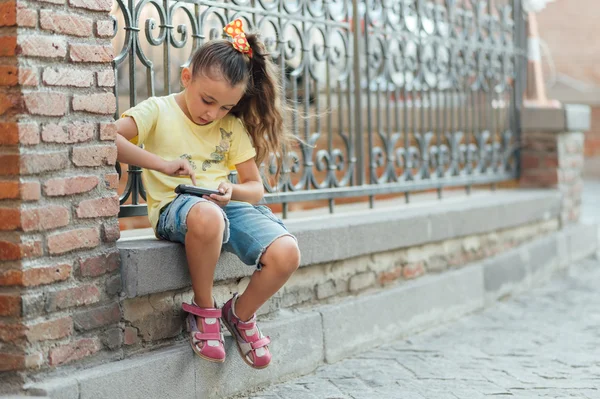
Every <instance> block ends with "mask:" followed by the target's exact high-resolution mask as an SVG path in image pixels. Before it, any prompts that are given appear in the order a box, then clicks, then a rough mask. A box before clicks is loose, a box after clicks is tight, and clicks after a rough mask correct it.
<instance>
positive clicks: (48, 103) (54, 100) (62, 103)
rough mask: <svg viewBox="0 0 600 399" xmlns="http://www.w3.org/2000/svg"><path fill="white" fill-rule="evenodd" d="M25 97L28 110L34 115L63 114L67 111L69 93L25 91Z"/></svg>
mask: <svg viewBox="0 0 600 399" xmlns="http://www.w3.org/2000/svg"><path fill="white" fill-rule="evenodd" d="M23 99H24V102H25V107H26V108H27V111H29V113H31V114H34V115H44V116H63V115H65V114H66V113H67V95H66V94H64V93H48V92H34V93H25V94H24V95H23Z"/></svg>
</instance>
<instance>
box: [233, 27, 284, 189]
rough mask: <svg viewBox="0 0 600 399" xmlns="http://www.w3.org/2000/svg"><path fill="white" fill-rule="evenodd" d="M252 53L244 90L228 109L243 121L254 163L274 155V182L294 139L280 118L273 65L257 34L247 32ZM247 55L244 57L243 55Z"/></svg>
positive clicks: (280, 103)
mask: <svg viewBox="0 0 600 399" xmlns="http://www.w3.org/2000/svg"><path fill="white" fill-rule="evenodd" d="M246 37H247V39H248V43H249V44H250V48H251V49H252V56H251V57H249V65H248V66H249V79H248V87H247V89H246V93H245V94H244V97H243V98H242V100H241V101H240V102H239V103H238V104H237V105H236V107H234V108H233V109H232V110H231V112H232V113H233V114H234V115H236V116H238V117H239V118H240V119H241V120H242V121H243V122H244V125H245V127H246V130H247V131H248V134H249V135H250V137H251V138H252V141H253V144H254V147H255V149H256V163H257V164H258V165H260V164H261V163H262V162H265V161H266V162H268V158H269V155H270V154H271V153H273V154H275V160H276V167H277V169H276V173H275V179H276V180H275V183H277V182H278V181H279V177H280V175H281V171H282V165H283V161H284V159H285V153H284V151H285V150H286V149H287V148H289V146H290V145H291V144H292V143H293V142H294V141H295V138H294V136H293V135H292V134H291V133H289V131H288V130H287V129H286V126H285V124H284V120H283V110H284V103H283V100H282V98H281V94H282V93H281V83H280V81H279V78H278V76H279V75H278V73H277V70H276V66H275V65H274V64H273V62H272V61H271V59H270V56H269V54H268V53H267V52H266V49H265V46H264V44H263V43H262V42H260V40H259V39H258V35H256V34H246ZM245 57H247V56H245Z"/></svg>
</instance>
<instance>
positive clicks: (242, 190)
mask: <svg viewBox="0 0 600 399" xmlns="http://www.w3.org/2000/svg"><path fill="white" fill-rule="evenodd" d="M235 168H236V169H237V172H238V180H239V181H240V183H239V184H231V183H230V182H229V181H224V182H222V183H221V184H219V187H218V190H219V191H220V192H222V193H223V195H217V194H211V195H210V196H208V195H205V196H203V197H202V198H205V199H207V200H209V201H212V202H214V203H215V204H217V205H219V206H220V207H225V206H227V204H228V203H229V201H230V200H236V201H244V202H249V203H250V204H256V203H258V202H259V201H260V200H261V199H262V198H263V194H264V189H263V184H262V180H261V179H260V172H259V171H258V167H257V166H256V161H255V160H254V158H251V159H249V160H247V161H245V162H242V163H239V164H237V165H235Z"/></svg>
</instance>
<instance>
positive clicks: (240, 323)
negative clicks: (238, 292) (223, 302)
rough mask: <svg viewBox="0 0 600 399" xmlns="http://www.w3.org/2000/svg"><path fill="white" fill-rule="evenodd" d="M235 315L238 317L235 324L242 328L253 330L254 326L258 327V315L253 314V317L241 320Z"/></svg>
mask: <svg viewBox="0 0 600 399" xmlns="http://www.w3.org/2000/svg"><path fill="white" fill-rule="evenodd" d="M233 317H234V318H236V319H237V320H236V321H237V323H235V324H236V325H237V327H238V328H239V329H240V330H252V329H253V328H254V327H256V315H254V316H252V318H251V319H250V320H248V321H241V320H240V319H238V318H237V317H235V316H233Z"/></svg>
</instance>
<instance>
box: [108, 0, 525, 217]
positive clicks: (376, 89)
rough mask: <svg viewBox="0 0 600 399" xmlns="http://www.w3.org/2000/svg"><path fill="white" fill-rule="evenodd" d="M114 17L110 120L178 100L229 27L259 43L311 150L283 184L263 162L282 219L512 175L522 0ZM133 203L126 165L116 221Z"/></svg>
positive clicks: (163, 8)
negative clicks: (293, 209)
mask: <svg viewBox="0 0 600 399" xmlns="http://www.w3.org/2000/svg"><path fill="white" fill-rule="evenodd" d="M113 14H114V18H115V26H116V29H115V38H114V39H113V42H114V45H115V47H116V48H117V52H118V55H117V56H116V58H115V60H114V64H115V71H116V77H117V79H116V81H117V85H116V87H115V93H116V95H117V97H118V109H117V114H116V115H117V116H118V115H119V112H120V110H124V109H126V108H128V107H130V106H133V105H135V104H137V103H138V102H139V101H141V100H142V99H144V98H147V97H149V96H153V95H164V94H168V93H171V92H173V91H177V90H180V86H179V73H180V68H181V67H183V66H185V65H186V64H187V63H188V62H189V57H190V55H191V53H192V51H193V49H195V48H197V47H198V46H199V45H201V44H202V43H203V42H204V41H205V40H210V39H214V38H216V37H219V36H220V35H221V34H222V28H223V26H224V25H225V24H226V23H227V22H228V21H231V20H233V19H235V18H242V19H244V20H245V24H246V26H249V27H251V28H252V29H257V30H259V31H260V32H261V33H262V35H263V39H264V40H265V43H266V44H267V47H268V48H269V50H270V51H271V54H272V57H273V60H274V62H275V63H276V64H277V65H278V66H279V67H280V71H281V74H282V76H284V77H285V79H284V80H283V83H284V87H283V90H284V92H285V97H286V98H287V101H289V103H290V104H292V105H293V109H294V112H291V113H290V115H287V122H288V123H289V124H290V126H291V127H292V129H293V131H294V133H295V134H296V135H297V136H298V137H299V138H302V139H303V141H304V142H306V143H308V144H309V145H301V146H299V147H298V148H297V149H296V150H293V151H290V152H288V157H287V159H286V160H285V161H286V164H285V172H287V173H286V174H285V175H284V177H283V178H282V179H281V180H280V181H279V182H277V184H273V185H272V184H270V183H271V182H272V179H270V177H272V173H273V168H272V165H270V164H267V165H262V168H261V171H262V173H263V177H264V179H263V180H264V183H265V188H266V191H267V194H266V200H267V202H270V203H276V202H278V203H282V204H283V210H284V216H285V214H286V211H287V205H288V203H290V202H293V201H306V200H314V199H326V200H329V204H330V208H331V209H332V210H333V204H334V200H335V198H340V197H353V196H368V197H369V198H370V201H371V204H372V203H373V196H374V195H377V194H385V193H402V192H404V193H405V195H406V197H407V200H408V193H409V192H412V191H417V190H426V189H437V191H438V195H440V196H441V194H442V188H443V187H449V186H464V187H466V189H467V190H470V188H471V186H472V185H476V184H491V185H492V186H493V185H494V184H495V183H497V182H500V181H505V180H509V179H513V178H515V177H516V176H518V173H519V165H518V145H517V143H518V137H519V127H520V121H519V115H520V106H521V102H522V101H521V93H522V90H523V87H524V82H523V79H524V76H525V74H524V73H523V72H524V70H523V68H524V65H525V62H524V60H525V41H524V17H523V14H522V9H521V2H520V0H514V1H511V0H436V1H427V0H321V1H315V0H228V1H201V0H182V1H175V0H162V1H158V0H128V2H127V3H126V2H125V1H123V0H117V2H116V5H115V11H114V13H113ZM301 115H314V117H312V118H304V117H301ZM118 170H119V172H120V166H119V167H118ZM140 199H145V192H144V188H143V185H142V181H141V171H140V170H139V168H137V167H135V166H129V169H128V174H127V186H126V188H125V190H124V193H123V194H122V196H121V204H122V206H121V213H120V216H134V215H144V214H146V207H145V205H144V204H140V202H141V201H140ZM125 203H127V204H128V205H124V204H125Z"/></svg>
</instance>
